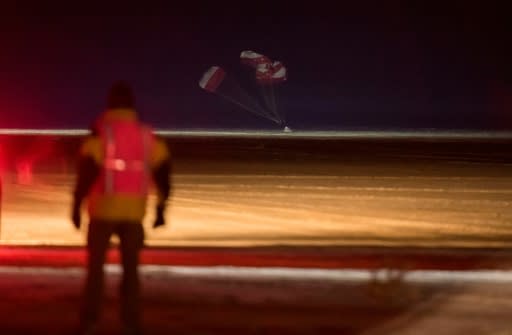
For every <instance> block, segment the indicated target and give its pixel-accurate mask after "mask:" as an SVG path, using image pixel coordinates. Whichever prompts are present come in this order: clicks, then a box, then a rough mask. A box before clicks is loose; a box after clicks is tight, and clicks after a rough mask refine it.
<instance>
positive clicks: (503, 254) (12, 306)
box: [0, 248, 512, 335]
mask: <svg viewBox="0 0 512 335" xmlns="http://www.w3.org/2000/svg"><path fill="white" fill-rule="evenodd" d="M292 254H294V255H295V257H292V256H291V255H292ZM109 256H110V257H109V258H110V261H111V264H112V263H113V264H115V262H116V261H117V256H118V255H117V252H114V251H113V252H112V253H111V254H110V255H109ZM0 259H1V261H2V263H3V264H5V265H3V266H0V291H1V292H2V300H1V302H0V315H2V316H3V317H0V320H1V326H0V329H1V330H2V331H3V333H5V334H41V332H42V333H44V334H73V330H74V329H75V327H76V320H77V308H78V304H79V298H80V297H79V294H80V290H81V284H82V281H83V277H84V272H83V268H82V267H81V266H80V265H81V264H83V260H84V253H83V251H82V250H80V249H75V248H59V249H55V248H2V249H0ZM142 259H143V262H144V263H145V265H143V266H142V267H141V273H142V278H143V304H144V328H145V331H146V334H368V335H370V334H411V335H412V334H432V333H434V332H435V333H436V334H440V335H441V334H508V331H510V330H511V329H512V322H511V321H510V317H509V311H510V309H511V308H512V285H511V284H512V271H510V270H507V269H510V265H511V264H512V253H511V252H510V251H507V250H493V251H474V250H473V251H468V250H438V251H432V250H430V251H428V250H416V251H414V250H409V251H406V250H402V252H396V251H393V250H386V249H338V250H314V249H310V250H307V249H306V250H287V249H274V250H261V249H256V250H249V249H246V248H244V249H228V250H223V249H217V248H213V249H195V248H192V249H173V250H171V249H150V250H146V251H144V253H143V256H142ZM246 259H247V260H248V262H247V263H250V266H248V265H244V260H246ZM404 259H407V262H404ZM322 260H324V261H329V260H330V261H331V262H324V263H322V262H321V261H322ZM202 264H203V265H202ZM204 264H208V265H204ZM226 264H227V265H226ZM287 264H288V265H289V266H287ZM332 265H335V266H336V267H334V268H333V267H332ZM404 266H405V268H404ZM438 268H440V269H441V270H437V269H438ZM447 268H452V270H447ZM453 269H455V270H453ZM106 270H107V274H108V280H107V283H108V284H107V294H106V305H105V309H104V317H103V320H102V322H103V323H102V324H101V327H102V332H101V334H105V335H106V334H120V333H119V321H118V316H117V315H118V314H117V313H118V294H117V283H118V281H119V276H120V268H119V267H118V266H117V265H108V266H106Z"/></svg>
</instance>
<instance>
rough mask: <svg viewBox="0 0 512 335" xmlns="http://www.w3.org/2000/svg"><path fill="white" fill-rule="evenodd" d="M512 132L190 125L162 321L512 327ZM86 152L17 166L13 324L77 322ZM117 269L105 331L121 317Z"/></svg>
mask: <svg viewBox="0 0 512 335" xmlns="http://www.w3.org/2000/svg"><path fill="white" fill-rule="evenodd" d="M509 148H510V145H509V144H508V143H506V142H497V143H485V144H482V143H480V142H476V143H475V142H468V143H455V144H454V143H453V142H447V143H445V142H437V141H433V142H432V141H430V142H427V143H425V142H422V141H420V142H414V143H409V142H405V143H396V142H392V143H389V142H371V141H370V142H368V141H362V142H351V141H349V142H336V143H332V142H329V141H328V142H321V143H318V142H317V143H316V144H314V145H311V144H309V143H308V144H306V145H304V143H303V142H298V143H297V142H293V143H289V142H286V143H285V144H283V143H282V142H265V143H261V142H260V141H249V142H235V143H232V142H231V141H230V140H227V142H226V140H224V141H220V142H219V141H211V140H209V141H206V142H204V141H202V140H201V141H199V142H195V141H192V142H190V141H188V140H186V141H184V142H180V141H177V142H176V143H173V152H174V153H175V155H176V160H175V163H176V164H175V175H174V178H173V180H174V185H175V190H174V194H173V197H172V200H171V203H170V208H169V212H168V217H167V219H168V221H169V225H168V226H167V227H165V228H164V229H159V230H156V231H154V230H152V229H151V228H150V223H151V220H152V218H151V215H149V216H148V217H147V221H146V222H145V225H146V228H147V230H146V231H147V237H148V239H147V244H148V246H150V247H152V248H148V249H146V250H145V251H144V253H143V255H142V263H143V264H144V267H143V269H142V273H143V277H144V284H145V286H144V287H145V289H144V299H145V307H146V309H145V320H146V323H145V325H146V329H147V331H148V333H149V334H169V333H173V334H368V335H373V334H432V333H434V332H435V333H436V334H500V335H501V334H508V333H509V331H510V329H512V324H511V322H510V318H509V313H508V311H509V310H510V308H512V291H511V290H510V289H509V287H510V284H511V283H512V273H511V272H510V270H511V269H512V252H510V250H511V249H510V238H511V236H512V234H511V233H512V226H511V222H512V220H511V219H512V200H511V199H512V198H511V196H512V169H511V162H512V159H511V157H512V154H510V153H509ZM71 166H72V165H70V164H68V162H67V161H66V160H63V161H62V164H60V165H59V164H53V165H52V168H51V169H41V171H37V172H36V173H34V174H33V175H30V174H28V175H27V174H24V173H23V171H24V170H23V169H21V170H19V172H20V173H18V174H17V173H15V172H14V171H10V172H8V173H7V174H6V175H5V176H4V199H3V200H4V201H3V213H2V231H1V242H2V244H3V247H2V248H0V262H1V263H2V264H3V266H0V290H1V291H2V292H5V294H4V298H3V300H2V303H0V312H1V314H0V315H10V317H8V318H5V319H1V320H0V321H1V324H2V326H1V327H0V329H2V330H4V332H5V333H12V334H38V333H40V332H41V329H44V330H45V333H55V334H60V333H62V334H69V333H72V331H71V330H72V329H73V327H74V326H75V325H76V309H77V305H78V301H79V300H78V299H79V291H80V285H81V282H82V279H83V270H82V267H81V266H82V265H83V261H84V254H83V249H82V248H79V247H80V246H82V245H83V242H84V233H85V231H84V230H82V231H81V232H76V231H74V229H73V228H72V226H71V223H70V222H69V219H68V215H69V205H70V197H71V188H72V183H73V176H72V173H71V172H72V169H71ZM149 207H150V208H151V204H150V206H149ZM43 245H46V246H48V247H43ZM29 246H31V247H29ZM77 247H78V248H77ZM109 260H110V261H111V262H112V263H116V262H117V261H118V257H117V254H116V253H115V252H113V253H111V254H110V258H109ZM382 269H384V271H383V270H382ZM386 269H388V270H389V269H390V270H391V272H386ZM108 271H109V274H110V276H109V286H108V287H109V290H108V293H107V304H106V309H105V322H104V324H103V331H104V334H116V329H117V326H118V324H117V316H116V311H117V300H116V298H117V294H116V293H117V289H116V288H115V284H116V283H117V280H118V279H119V277H118V275H119V269H118V268H117V267H115V266H110V267H108ZM276 271H277V272H276ZM279 271H282V272H279ZM318 271H320V272H318ZM322 271H326V272H322ZM49 306H51V308H48V307H49ZM13 310H15V311H16V313H13V312H12V311H13ZM9 313H10V314H9ZM27 320H30V322H27Z"/></svg>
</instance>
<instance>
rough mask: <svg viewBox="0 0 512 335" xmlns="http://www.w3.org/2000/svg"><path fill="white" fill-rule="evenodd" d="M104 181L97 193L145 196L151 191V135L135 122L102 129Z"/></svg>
mask: <svg viewBox="0 0 512 335" xmlns="http://www.w3.org/2000/svg"><path fill="white" fill-rule="evenodd" d="M102 139H103V141H104V154H105V156H104V163H103V178H102V179H103V180H100V183H101V184H103V185H98V186H100V187H99V189H98V191H100V192H101V193H104V194H121V193H122V194H134V195H140V196H145V195H147V193H148V189H149V179H150V166H149V161H150V149H151V141H152V134H151V130H150V129H149V128H148V127H145V126H142V125H140V124H138V123H137V122H134V121H118V122H110V123H108V124H105V125H104V126H103V132H102Z"/></svg>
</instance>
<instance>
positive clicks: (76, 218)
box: [71, 205, 82, 229]
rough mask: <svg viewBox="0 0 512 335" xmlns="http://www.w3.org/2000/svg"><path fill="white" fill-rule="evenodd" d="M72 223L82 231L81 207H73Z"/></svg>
mask: <svg viewBox="0 0 512 335" xmlns="http://www.w3.org/2000/svg"><path fill="white" fill-rule="evenodd" d="M71 221H72V222H73V226H75V228H76V229H80V226H81V224H82V218H81V215H80V206H77V205H73V212H72V214H71Z"/></svg>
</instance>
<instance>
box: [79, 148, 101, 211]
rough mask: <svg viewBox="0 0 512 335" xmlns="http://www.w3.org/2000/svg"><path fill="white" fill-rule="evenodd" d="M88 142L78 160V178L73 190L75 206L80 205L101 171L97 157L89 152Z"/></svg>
mask: <svg viewBox="0 0 512 335" xmlns="http://www.w3.org/2000/svg"><path fill="white" fill-rule="evenodd" d="M87 144H88V143H87V142H86V143H85V144H84V146H83V147H82V152H81V155H80V158H79V160H78V167H77V179H76V184H75V189H74V191H73V206H75V207H76V206H78V207H80V205H81V203H82V201H83V200H84V198H85V197H86V196H87V194H88V193H89V191H90V190H91V187H92V186H93V185H94V183H95V181H96V178H97V177H98V175H99V173H100V165H99V164H98V162H97V159H95V158H94V156H93V155H89V154H87V150H88V147H87Z"/></svg>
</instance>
